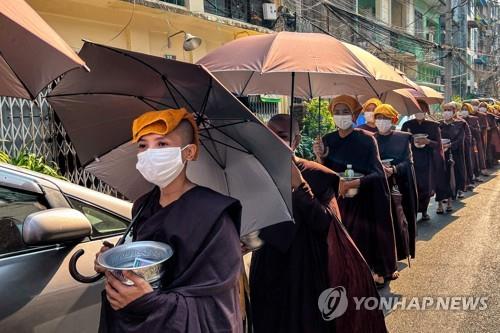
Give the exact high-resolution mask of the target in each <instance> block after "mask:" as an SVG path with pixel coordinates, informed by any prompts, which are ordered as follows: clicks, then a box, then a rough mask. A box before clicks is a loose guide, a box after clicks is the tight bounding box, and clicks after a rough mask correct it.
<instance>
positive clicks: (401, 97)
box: [358, 89, 422, 116]
mask: <svg viewBox="0 0 500 333" xmlns="http://www.w3.org/2000/svg"><path fill="white" fill-rule="evenodd" d="M413 92H414V90H413V89H396V90H393V91H388V92H385V93H383V94H382V96H381V97H380V100H381V101H382V102H383V103H387V104H391V105H392V106H393V107H394V108H395V109H396V111H398V112H399V114H401V115H402V116H409V115H412V114H415V113H418V112H422V111H421V110H420V106H419V104H418V101H417V99H416V98H415V97H414V96H413ZM370 97H371V95H368V96H360V97H359V98H358V100H359V102H360V103H364V102H366V101H367V100H368V99H369V98H370Z"/></svg>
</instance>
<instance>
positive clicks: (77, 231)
mask: <svg viewBox="0 0 500 333" xmlns="http://www.w3.org/2000/svg"><path fill="white" fill-rule="evenodd" d="M91 233H92V225H91V224H90V221H89V220H88V219H87V217H86V216H85V215H83V214H82V213H81V212H79V211H77V210H75V209H72V208H53V209H47V210H43V211H40V212H35V213H33V214H30V215H29V216H28V217H26V219H25V220H24V224H23V240H24V243H25V244H26V245H44V244H54V243H61V242H68V241H75V240H81V239H83V238H85V237H88V236H90V235H91Z"/></svg>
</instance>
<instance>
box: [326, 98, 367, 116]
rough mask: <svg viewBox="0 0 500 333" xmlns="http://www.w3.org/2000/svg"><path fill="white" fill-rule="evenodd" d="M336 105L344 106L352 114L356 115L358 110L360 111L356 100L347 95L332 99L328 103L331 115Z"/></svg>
mask: <svg viewBox="0 0 500 333" xmlns="http://www.w3.org/2000/svg"><path fill="white" fill-rule="evenodd" d="M338 104H345V105H347V107H348V108H349V110H351V112H352V113H353V114H357V113H358V112H359V110H360V109H361V105H360V104H359V102H358V100H357V99H356V98H354V97H352V96H349V95H340V96H337V97H335V98H334V99H332V101H331V102H330V106H329V107H328V110H330V112H331V113H333V109H335V107H336V106H337V105H338Z"/></svg>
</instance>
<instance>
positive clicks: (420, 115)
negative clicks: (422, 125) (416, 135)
mask: <svg viewBox="0 0 500 333" xmlns="http://www.w3.org/2000/svg"><path fill="white" fill-rule="evenodd" d="M415 119H417V120H424V119H425V113H423V112H419V113H415Z"/></svg>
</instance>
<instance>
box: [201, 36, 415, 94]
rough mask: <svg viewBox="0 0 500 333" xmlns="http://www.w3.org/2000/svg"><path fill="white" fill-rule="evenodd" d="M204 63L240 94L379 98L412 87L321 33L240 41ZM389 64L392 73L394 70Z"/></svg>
mask: <svg viewBox="0 0 500 333" xmlns="http://www.w3.org/2000/svg"><path fill="white" fill-rule="evenodd" d="M375 59H376V58H375ZM372 60H373V59H372ZM379 61H380V60H379ZM380 62H381V61H380ZM198 63H199V64H202V65H204V66H205V67H207V69H208V70H210V71H211V72H212V73H213V74H214V75H215V76H216V77H217V78H218V79H219V80H220V81H221V82H222V83H223V84H224V85H225V86H226V87H227V88H228V89H229V90H230V91H231V92H233V93H236V94H237V95H240V96H245V95H252V94H262V93H269V94H278V95H292V96H297V97H303V98H312V97H318V96H333V95H338V94H350V95H354V94H367V95H368V94H376V95H379V94H380V93H382V92H384V91H387V90H392V89H398V88H406V87H409V85H407V84H406V82H405V81H404V80H402V79H401V78H395V75H393V76H391V75H390V74H386V75H385V74H383V71H379V70H373V69H374V68H375V69H376V68H377V64H372V63H371V62H370V60H369V59H366V57H364V55H363V57H357V56H355V55H354V54H353V52H352V51H351V48H350V47H348V46H346V44H344V43H342V42H341V41H339V40H337V39H335V38H333V37H331V36H328V35H325V34H318V33H296V32H279V33H275V34H269V35H259V36H250V37H245V38H240V39H237V40H234V41H232V42H229V43H227V44H226V45H224V46H222V47H220V48H218V49H216V50H215V51H213V52H211V53H209V54H208V55H206V56H205V57H203V58H202V59H201V60H200V61H199V62H198ZM367 65H369V66H367ZM384 65H385V67H384V69H385V70H387V71H388V72H390V71H391V70H390V66H388V65H386V64H384ZM388 67H389V68H388ZM392 72H394V71H393V70H392ZM389 77H390V79H389ZM393 79H394V80H393ZM292 86H293V89H292Z"/></svg>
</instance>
